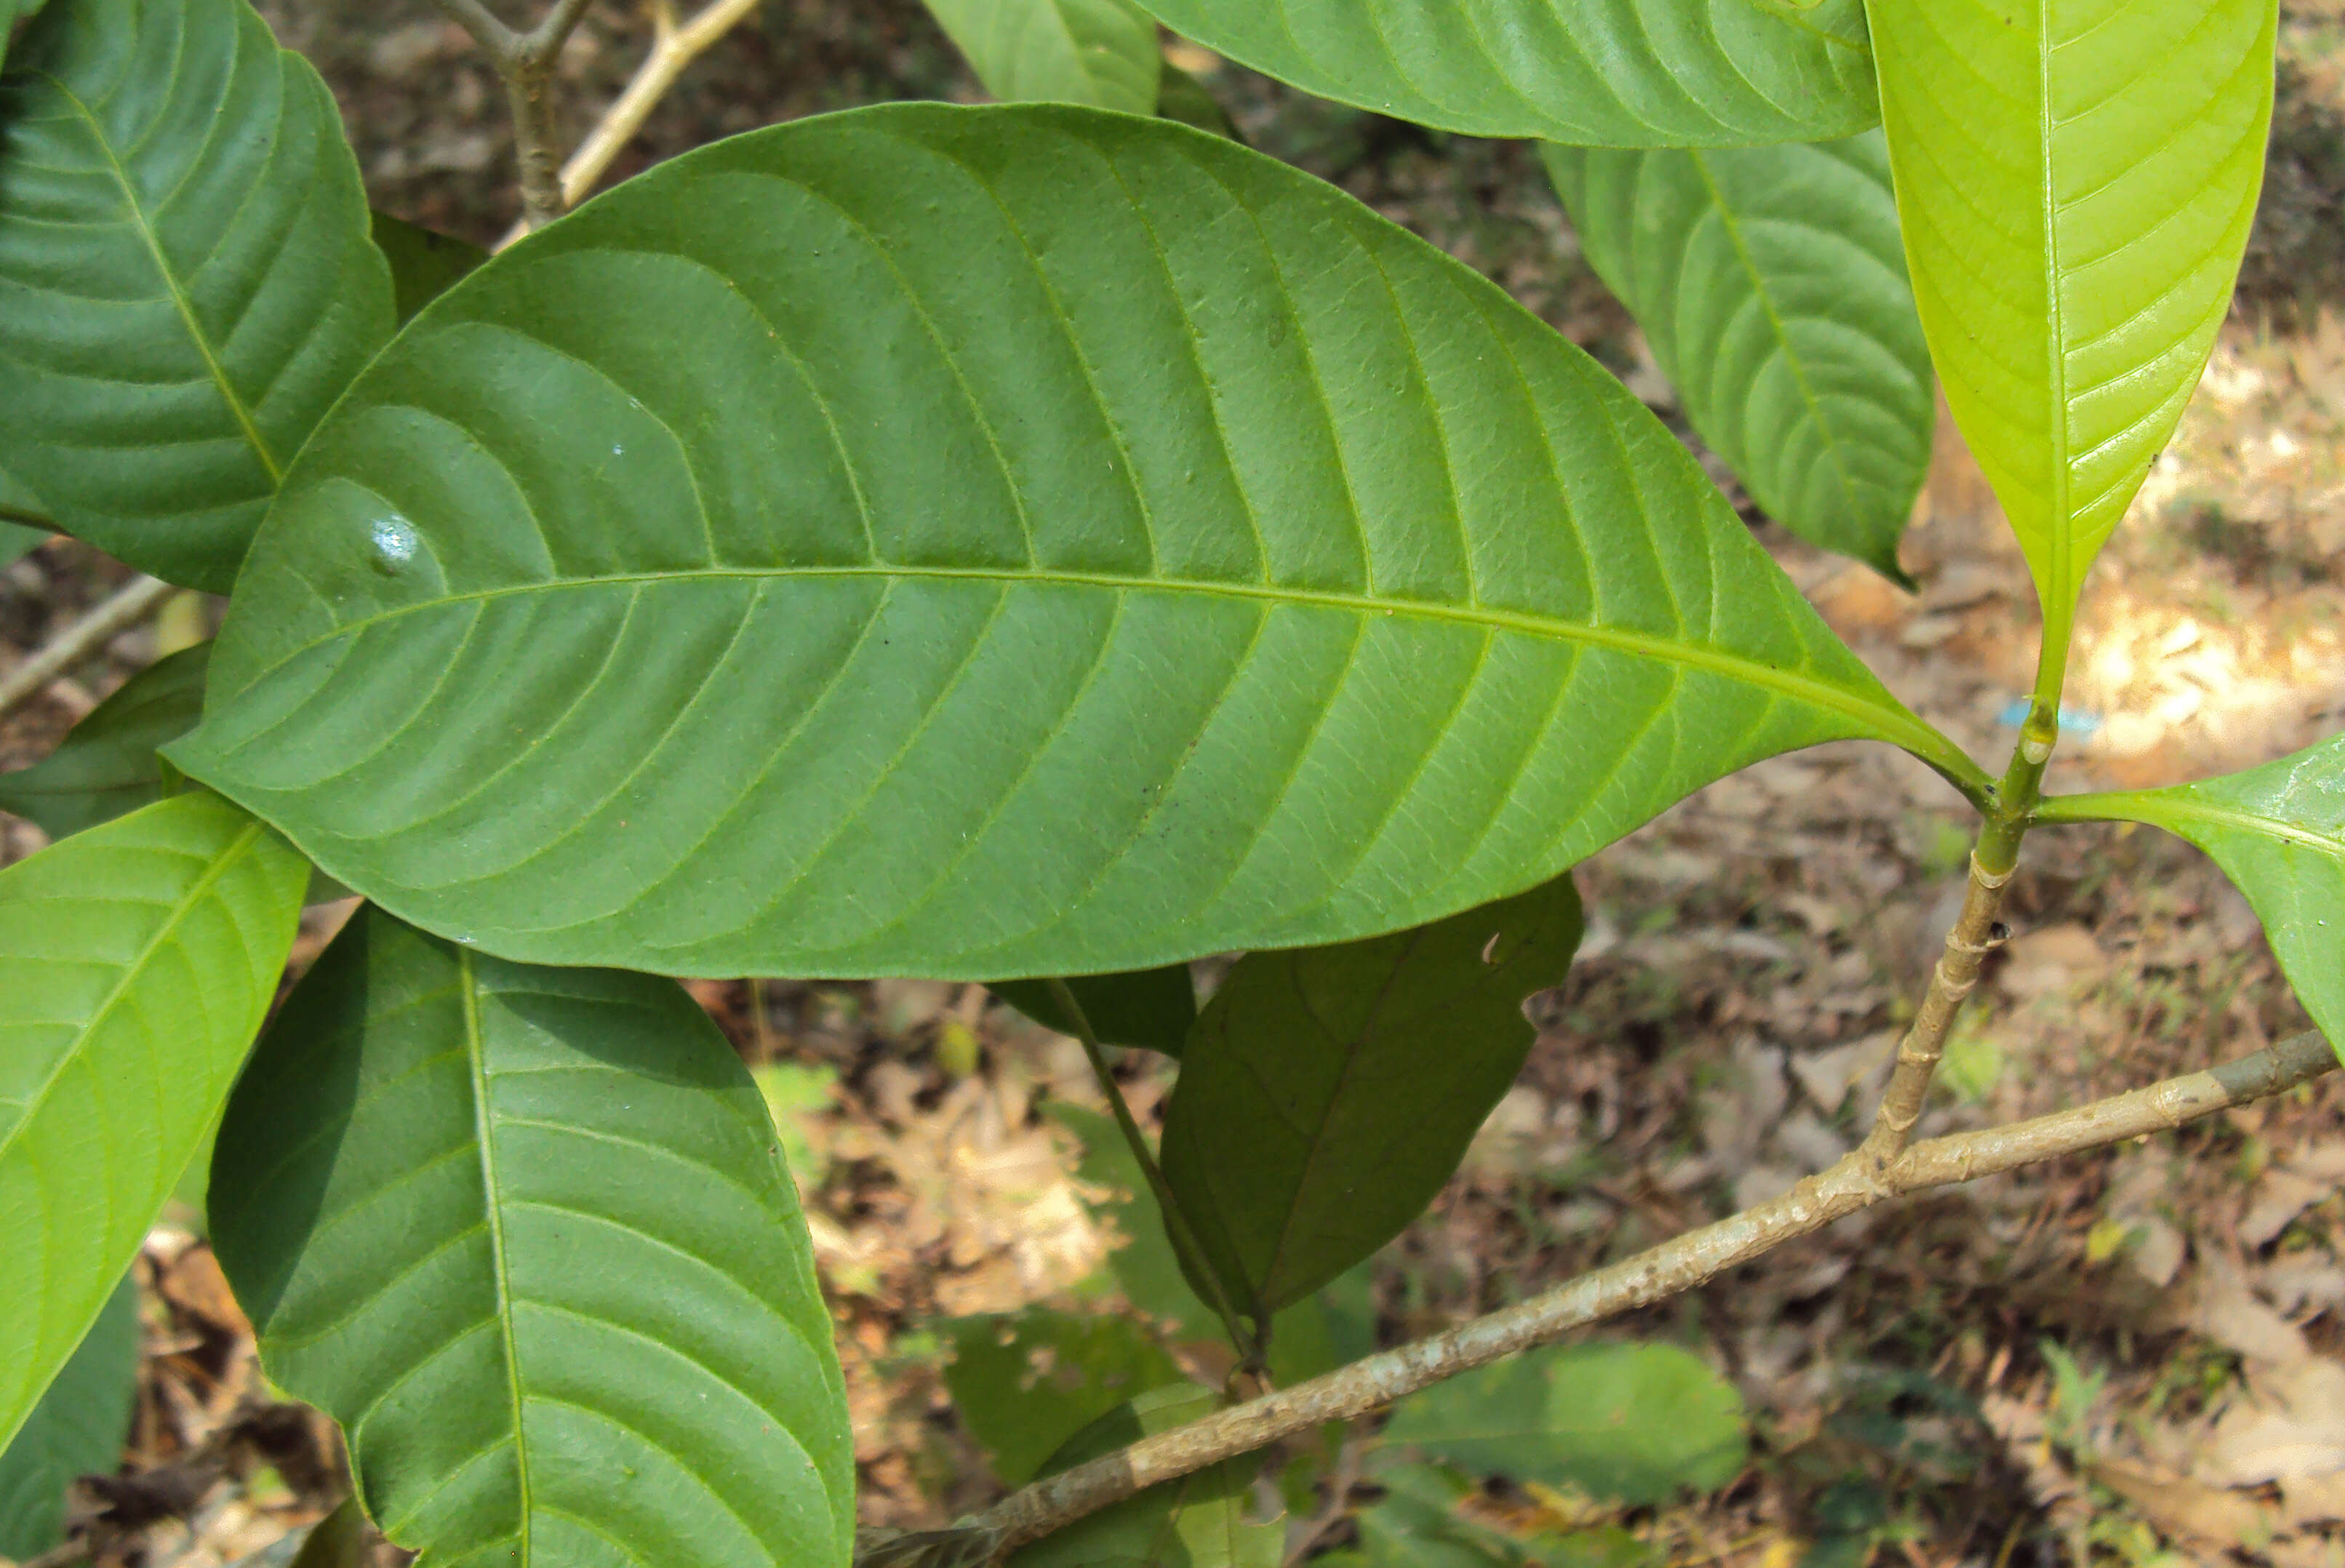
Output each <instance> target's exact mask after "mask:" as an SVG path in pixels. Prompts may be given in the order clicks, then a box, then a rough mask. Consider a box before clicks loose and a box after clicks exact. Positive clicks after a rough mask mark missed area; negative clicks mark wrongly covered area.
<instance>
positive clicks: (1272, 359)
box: [168, 104, 1984, 980]
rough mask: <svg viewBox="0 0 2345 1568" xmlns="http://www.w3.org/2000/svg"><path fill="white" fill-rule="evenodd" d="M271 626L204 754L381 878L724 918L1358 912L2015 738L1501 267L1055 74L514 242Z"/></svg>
mask: <svg viewBox="0 0 2345 1568" xmlns="http://www.w3.org/2000/svg"><path fill="white" fill-rule="evenodd" d="M750 212H754V213H755V215H756V217H755V221H750V220H748V218H747V217H745V214H746V213H750ZM684 342H688V343H691V344H693V345H695V351H694V352H693V353H692V354H690V355H680V354H678V353H677V352H676V348H675V346H676V345H677V344H678V343H684ZM212 670H213V682H212V691H211V693H210V695H209V698H208V703H207V712H206V723H205V725H204V727H203V728H202V729H201V730H199V731H198V732H197V733H196V734H194V735H191V736H189V737H188V739H187V740H185V741H183V742H181V743H179V744H178V745H177V746H175V747H174V748H172V749H171V750H170V752H169V753H168V755H169V756H170V758H171V760H173V761H174V762H175V763H177V764H179V765H180V766H182V767H183V768H185V769H186V770H187V771H188V772H189V773H191V774H194V775H196V776H197V777H198V778H201V779H203V780H205V781H206V782H207V783H210V784H214V785H215V787H218V788H221V789H224V790H225V791H227V792H228V794H232V795H234V796H236V797H238V798H239V799H241V800H244V801H246V802H248V803H249V804H254V805H255V806H257V807H258V808H259V809H260V810H261V811H262V812H263V813H264V814H267V815H269V818H270V820H272V821H274V822H277V823H279V824H280V825H282V826H283V827H284V828H286V829H287V830H288V831H289V833H290V834H291V835H292V836H293V838H294V840H295V841H296V842H297V843H299V844H300V845H302V846H303V847H304V848H305V849H307V850H309V851H310V852H311V854H312V855H313V857H314V858H315V859H316V860H317V861H318V862H319V863H320V865H323V866H324V867H325V868H326V869H327V870H328V871H330V873H332V874H333V875H336V876H338V877H340V880H342V881H343V882H344V883H346V884H348V885H350V886H351V887H354V888H357V889H358V890H360V892H362V893H364V894H365V895H367V896H369V897H371V898H374V899H376V900H378V901H379V902H381V903H382V904H383V905H386V906H387V907H389V908H391V909H392V910H393V911H395V912H396V913H398V914H400V915H401V916H404V917H406V918H409V919H411V920H413V921H416V922H418V923H420V924H421V925H424V926H431V927H432V928H435V929H439V930H442V931H444V932H446V933H448V934H450V935H452V936H471V937H473V938H475V939H477V941H478V942H479V943H480V945H481V946H482V947H483V948H484V949H486V950H489V951H494V952H502V953H505V954H508V955H510V956H515V957H523V958H528V959H532V960H533V961H541V962H553V963H563V964H574V963H611V964H622V965H634V966H645V967H654V968H658V969H661V970H664V971H667V972H671V973H677V974H691V975H724V976H730V975H743V974H785V975H797V976H872V975H897V974H901V975H916V976H923V977H929V978H946V979H973V980H994V979H1001V978H1012V977H1018V976H1034V975H1051V974H1059V975H1068V974H1087V973H1096V972H1102V971H1115V970H1131V969H1143V968H1150V967H1153V966H1160V965H1163V964H1167V963H1172V962H1176V961H1180V960H1185V959H1188V958H1191V957H1194V956H1199V955H1201V954H1208V953H1215V952H1225V951H1229V950H1232V949H1237V948H1255V947H1269V946H1304V945H1311V944H1319V943H1326V942H1335V941H1345V940H1349V939H1353V938H1356V937H1361V936H1370V935H1373V934H1375V933H1376V932H1380V931H1387V930H1391V929H1394V928H1396V927H1405V926H1413V925H1422V924H1424V923H1426V921H1430V920H1436V919H1438V918H1440V917H1442V916H1446V915H1448V914H1451V913H1454V912H1455V911H1457V910H1458V909H1460V908H1470V907H1472V906H1473V905H1478V904H1484V903H1487V902H1489V901H1490V900H1491V899H1493V898H1497V897H1500V896H1503V895H1507V894H1509V893H1513V892H1516V891H1518V890H1520V889H1521V888H1522V887H1524V886H1526V885H1537V884H1538V883H1540V882H1544V881H1547V880H1548V879H1550V878H1552V877H1553V876H1555V875H1558V874H1559V873H1560V872H1561V871H1563V870H1564V869H1565V868H1566V867H1568V866H1569V865H1572V864H1573V863H1574V862H1576V861H1578V860H1579V859H1580V858H1582V857H1583V856H1585V855H1588V854H1589V853H1591V852H1592V851H1594V850H1595V849H1597V848H1599V847H1600V846H1601V845H1604V844H1606V843H1609V841H1611V840H1612V839H1614V838H1616V837H1618V836H1619V835H1621V834H1622V833H1625V832H1627V831H1629V829H1630V828H1632V827H1634V826H1636V825H1638V824H1640V823H1642V822H1644V821H1646V820H1647V819H1648V818H1650V817H1651V816H1652V815H1653V814H1656V813H1658V812H1660V810H1662V809H1663V808H1665V807H1666V806H1667V805H1669V804H1670V803H1672V802H1674V801H1676V800H1678V799H1679V798H1680V797H1681V796H1683V795H1684V794H1687V793H1688V792H1689V791H1691V790H1693V789H1696V788H1699V787H1700V785H1702V784H1706V783H1708V782H1710V781H1711V779H1714V778H1716V777H1718V776H1720V775H1721V774H1726V773H1730V772H1731V771H1733V770H1734V769H1737V768H1740V767H1741V766H1744V765H1745V764H1749V763H1750V762H1752V761H1754V760H1756V759H1758V758H1760V757H1763V756H1768V755H1771V754H1775V753H1778V752H1781V751H1784V750H1787V749H1790V748H1792V747H1796V746H1803V745H1809V744H1814V743H1817V742H1820V741H1825V740H1831V739H1836V738H1842V737H1848V736H1875V737H1880V738H1884V739H1889V740H1893V741H1895V742H1897V743H1898V744H1903V745H1906V746H1909V747H1912V748H1914V749H1915V750H1916V751H1918V752H1920V753H1921V754H1923V755H1924V756H1925V757H1926V758H1928V759H1929V760H1931V761H1932V763H1933V764H1934V765H1936V766H1938V767H1939V768H1941V769H1942V770H1943V771H1944V772H1946V773H1947V774H1950V775H1951V776H1957V777H1961V778H1964V779H1965V780H1967V781H1968V782H1969V785H1970V787H1972V788H1973V789H1974V790H1976V789H1979V788H1982V787H1984V779H1983V776H1982V775H1981V774H1980V773H1979V770H1978V768H1977V767H1976V765H1975V764H1972V763H1970V762H1968V761H1967V760H1966V759H1964V757H1963V756H1962V755H1961V754H1960V753H1959V752H1957V751H1956V750H1955V749H1954V745H1953V743H1951V742H1949V741H1947V740H1946V739H1945V738H1944V736H1942V735H1939V734H1938V733H1936V732H1935V731H1934V730H1932V729H1930V728H1928V727H1927V726H1926V725H1924V723H1922V722H1921V721H1920V720H1919V719H1917V718H1915V717H1914V715H1913V714H1912V713H1909V712H1908V711H1906V710H1905V709H1904V708H1903V706H1901V705H1900V704H1899V703H1897V701H1896V700H1895V699H1894V698H1893V697H1892V696H1891V695H1890V694H1889V693H1888V692H1887V691H1886V690H1884V689H1883V687H1882V685H1881V684H1880V683H1879V682H1878V681H1876V680H1875V679H1874V678H1873V675H1872V674H1871V673H1868V672H1867V671H1866V670H1865V669H1864V668H1863V665H1862V664H1861V663H1858V661H1857V660H1856V658H1855V656H1854V655H1853V654H1852V653H1850V652H1848V650H1847V649H1846V648H1845V647H1843V645H1842V644H1841V643H1840V642H1838V641H1837V640H1836V639H1834V638H1833V636H1832V632H1830V630H1829V629H1828V628H1827V627H1826V626H1825V625H1824V623H1823V622H1822V620H1821V619H1820V618H1819V617H1818V616H1817V615H1816V614H1815V613H1814V612H1813V611H1812V610H1811V609H1810V608H1809V606H1808V605H1807V603H1806V602H1805V601H1804V600H1802V598H1801V597H1800V595H1799V593H1798V592H1797V591H1796V590H1795V589H1794V588H1793V587H1792V583H1791V582H1790V581H1789V580H1788V579H1787V578H1786V577H1785V576H1784V575H1783V574H1782V572H1781V571H1779V570H1778V569H1777V568H1776V567H1775V565H1774V564H1773V562H1772V561H1770V560H1769V559H1768V557H1767V555H1766V553H1765V552H1764V551H1762V550H1761V549H1760V548H1759V546H1758V545H1757V544H1756V543H1755V542H1754V541H1752V540H1751V537H1750V531H1749V530H1747V529H1746V528H1744V527H1743V525H1742V523H1741V521H1740V520H1739V519H1738V518H1737V517H1736V516H1735V515H1734V513H1733V511H1731V509H1730V508H1729V507H1728V506H1727V505H1726V503H1725V501H1724V500H1723V498H1722V497H1721V496H1720V495H1719V493H1718V491H1716V489H1715V488H1714V487H1712V486H1711V484H1710V483H1709V482H1708V481H1706V480H1705V479H1704V478H1703V477H1702V474H1701V471H1700V468H1699V467H1698V466H1697V465H1696V464H1695V462H1694V460H1693V459H1692V458H1691V457H1690V455H1689V454H1688V453H1687V452H1686V450H1685V449H1684V448H1683V447H1682V446H1681V445H1680V443H1679V442H1678V441H1677V440H1676V439H1675V438H1674V437H1672V436H1671V435H1670V433H1669V432H1668V430H1666V429H1664V428H1663V427H1662V425H1661V424H1660V421H1658V420H1655V419H1654V418H1653V417H1652V416H1651V415H1650V413H1649V412H1647V411H1646V410H1644V409H1643V408H1642V407H1641V406H1640V405H1639V404H1638V403H1637V402H1636V401H1635V400H1633V399H1632V398H1630V397H1629V395H1628V393H1627V391H1626V390H1625V389H1623V388H1622V387H1621V386H1620V384H1619V382H1618V381H1617V380H1615V379H1612V378H1611V377H1610V376H1609V375H1608V374H1606V373H1605V372H1604V371H1603V370H1602V369H1599V367H1597V366H1596V364H1595V363H1594V362H1593V361H1592V360H1590V359H1589V358H1588V357H1587V356H1586V355H1584V354H1582V353H1580V352H1579V350H1578V349H1574V348H1572V347H1571V346H1570V345H1569V344H1568V343H1567V342H1565V341H1564V340H1563V339H1562V338H1560V337H1559V336H1558V334H1557V333H1556V332H1554V331H1553V330H1552V329H1550V328H1548V326H1547V325H1546V324H1545V323H1543V322H1541V321H1539V320H1538V319H1537V318H1535V317H1533V316H1531V315H1529V314H1528V312H1526V311H1524V310H1523V309H1520V308H1519V307H1518V306H1517V305H1516V304H1515V303H1514V302H1513V301H1512V300H1510V299H1509V298H1507V297H1506V295H1505V294H1504V293H1502V292H1501V291H1500V290H1499V289H1498V288H1497V287H1496V286H1495V285H1493V284H1491V283H1489V282H1488V281H1487V279H1485V278H1481V277H1479V276H1477V275H1476V274H1474V273H1472V272H1470V271H1468V270H1467V268H1464V267H1462V266H1460V265H1459V264H1457V262H1456V261H1454V260H1452V259H1451V258H1448V257H1447V256H1445V255H1443V254H1442V253H1441V252H1439V251H1437V250H1436V249H1434V248H1432V247H1430V246H1428V245H1426V244H1425V243H1424V242H1423V241H1421V240H1419V239H1417V238H1414V237H1413V236H1411V235H1409V234H1407V233H1406V232H1405V231H1403V230H1401V229H1400V228H1396V227H1395V226H1393V225H1392V224H1390V223H1387V222H1386V221H1385V220H1384V219H1382V218H1379V217H1376V216H1375V215H1374V214H1372V213H1370V212H1369V211H1368V210H1367V209H1366V208H1365V207H1362V206H1360V205H1359V204H1358V203H1356V202H1355V201H1354V200H1352V199H1351V198H1350V197H1346V196H1345V195H1343V194H1342V193H1341V192H1338V191H1336V190H1335V189H1334V188H1332V187H1328V186H1326V185H1325V184H1323V183H1321V182H1320V181H1317V180H1315V179H1313V178H1311V177H1309V176H1307V175H1304V174H1302V173H1300V172H1298V171H1296V170H1294V169H1291V168H1288V167H1285V166H1284V165H1282V164H1279V163H1277V162H1275V161H1274V160H1272V159H1270V158H1266V157H1261V156H1260V155H1257V154H1254V153H1252V152H1249V151H1247V150H1246V149H1244V148H1243V147H1237V146H1234V145H1233V144H1232V143H1230V142H1227V141H1224V140H1222V139H1219V138H1216V137H1208V136H1204V135H1202V134H1200V133H1198V132H1195V131H1192V130H1188V129H1186V128H1183V127H1181V126H1172V125H1168V124H1166V123H1165V122H1163V121H1162V120H1137V119H1133V118H1131V117H1129V116H1119V115H1107V114H1101V113H1100V112H1098V111H1095V110H1083V109H1071V108H1061V107H1055V106H1053V107H1009V108H955V107H951V106H941V105H909V104H907V105H892V106H882V107H878V108H871V109H862V110H858V111H855V112H853V113H850V114H843V115H833V116H822V117H818V118H814V119H807V120H801V121H798V122H797V123H795V124H792V125H786V126H776V127H774V128H772V129H769V130H766V131H759V132H754V133H751V134H750V135H747V136H744V137H736V138H735V139H734V140H732V141H729V142H725V143H721V144H719V145H717V146H715V147H705V148H703V149H701V150H699V151H698V152H695V153H693V154H690V155H688V156H686V157H681V158H677V159H675V160H673V161H671V162H669V163H666V164H664V165H662V166H660V167H658V168H656V169H654V170H652V171H651V172H649V173H648V174H646V175H644V176H642V177H638V178H636V179H633V180H630V181H628V182H627V183H626V185H624V187H620V188H618V189H616V190H614V191H611V192H609V193H608V194H606V195H604V197H600V198H598V199H597V200H595V201H594V202H593V203H591V204H589V205H588V206H587V207H583V208H581V209H580V210H579V211H578V212H577V213H575V214H574V215H572V216H571V217H568V218H566V219H564V220H563V222H561V223H560V224H556V225H553V226H552V227H550V228H547V229H545V230H543V232H541V233H539V234H536V235H533V236H532V237H530V238H527V239H525V240H523V242H522V243H521V244H519V245H517V246H515V247H513V248H512V249H510V250H508V251H506V252H504V253H503V255H502V256H500V257H498V258H496V259H495V260H494V261H492V262H490V263H489V265H487V266H486V267H484V268H481V270H479V271H478V272H476V273H474V274H472V277H470V278H466V279H465V280H464V281H463V282H462V283H461V284H459V285H457V286H456V288H454V289H452V290H451V291H450V292H449V293H448V294H446V295H444V296H442V298H441V299H440V300H439V301H438V302H437V303H436V304H434V305H433V306H432V308H431V309H430V310H428V311H427V312H425V314H424V315H423V316H422V317H421V318H420V319H418V320H417V321H416V322H415V323H414V324H413V326H411V328H410V329H408V330H407V331H406V332H405V333H404V334H402V335H401V339H399V341H398V342H397V343H396V344H394V345H393V346H392V347H391V349H388V350H386V351H385V353H384V354H383V356H382V357H381V359H379V360H377V361H376V363H375V365H374V366H373V367H371V369H369V371H368V372H367V374H366V375H365V376H364V377H363V378H361V379H360V383H359V384H358V385H357V386H356V387H354V388H353V389H352V390H351V393H350V396H349V397H348V398H347V399H345V400H343V402H342V403H341V404H340V408H339V409H338V410H337V411H336V413H335V415H334V417H333V418H332V419H331V420H329V421H328V423H327V426H326V428H324V429H323V430H320V432H319V435H318V438H317V439H316V440H313V441H312V442H311V443H310V449H309V450H308V451H306V452H305V453H304V454H303V457H302V460H301V462H300V463H299V466H298V467H297V469H296V470H295V473H294V475H293V478H292V481H291V482H290V484H289V488H288V490H287V492H286V494H285V496H284V498H283V500H282V501H280V502H279V506H278V508H277V510H276V511H274V513H273V514H272V515H271V518H270V521H269V524H268V525H267V527H266V528H265V529H264V530H263V535H262V541H261V542H260V543H259V546H258V547H257V549H256V551H255V553H254V555H253V558H252V560H251V561H250V562H249V565H248V567H247V570H246V572H245V574H244V577H243V580H242V582H241V583H240V586H239V600H238V602H237V604H236V606H235V608H234V610H233V612H232V613H231V615H230V617H229V626H228V630H227V631H226V632H224V633H223V635H222V638H221V640H220V651H219V652H218V654H217V655H216V656H215V658H214V661H213V667H212ZM451 844H462V845H463V846H464V851H463V853H462V854H461V855H452V854H451V853H449V845H451Z"/></svg>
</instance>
